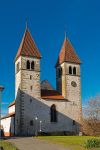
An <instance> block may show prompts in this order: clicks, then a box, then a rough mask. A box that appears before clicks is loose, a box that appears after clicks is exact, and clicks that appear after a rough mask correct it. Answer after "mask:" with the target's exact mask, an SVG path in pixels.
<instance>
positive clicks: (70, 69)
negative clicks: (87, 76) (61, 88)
mask: <svg viewBox="0 0 100 150" xmlns="http://www.w3.org/2000/svg"><path fill="white" fill-rule="evenodd" d="M69 74H72V67H71V66H70V67H69Z"/></svg>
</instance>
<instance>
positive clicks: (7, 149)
mask: <svg viewBox="0 0 100 150" xmlns="http://www.w3.org/2000/svg"><path fill="white" fill-rule="evenodd" d="M0 146H3V148H4V150H17V149H16V148H15V147H14V146H13V145H12V144H11V143H9V142H7V141H6V140H0Z"/></svg>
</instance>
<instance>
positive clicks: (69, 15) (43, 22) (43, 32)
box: [0, 0, 100, 113]
mask: <svg viewBox="0 0 100 150" xmlns="http://www.w3.org/2000/svg"><path fill="white" fill-rule="evenodd" d="M26 19H28V24H29V28H30V31H31V34H32V36H33V38H34V40H35V42H36V44H37V46H38V48H39V50H40V52H41V54H42V60H41V79H48V80H49V81H50V82H51V84H52V85H53V86H54V87H55V68H54V66H55V63H56V60H57V57H58V54H59V51H60V48H61V45H62V43H63V40H64V32H65V31H66V32H67V36H68V37H69V39H70V41H71V43H72V44H73V46H74V48H75V50H76V52H77V54H78V55H79V57H80V59H81V61H82V67H81V74H82V100H83V104H84V103H86V101H87V100H88V98H89V97H91V96H95V95H97V94H99V92H100V87H99V86H100V79H99V76H100V69H99V68H100V67H99V65H100V1H99V0H9V1H7V0H3V1H0V70H1V71H0V84H1V85H4V86H5V91H4V92H3V102H7V103H10V102H11V101H13V100H14V58H15V55H16V52H17V50H18V47H19V44H20V42H21V39H22V36H23V33H24V31H25V24H26ZM6 109H7V105H2V110H3V112H4V113H5V111H6Z"/></svg>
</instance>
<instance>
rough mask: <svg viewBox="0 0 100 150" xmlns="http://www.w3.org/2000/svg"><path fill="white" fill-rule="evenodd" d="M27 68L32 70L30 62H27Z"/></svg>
mask: <svg viewBox="0 0 100 150" xmlns="http://www.w3.org/2000/svg"><path fill="white" fill-rule="evenodd" d="M26 68H27V69H30V61H29V60H28V61H27V64H26Z"/></svg>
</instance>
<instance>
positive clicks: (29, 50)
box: [15, 29, 41, 61]
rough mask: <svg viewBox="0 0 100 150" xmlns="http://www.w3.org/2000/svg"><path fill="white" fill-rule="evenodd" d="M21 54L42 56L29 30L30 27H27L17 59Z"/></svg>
mask: <svg viewBox="0 0 100 150" xmlns="http://www.w3.org/2000/svg"><path fill="white" fill-rule="evenodd" d="M19 56H30V57H37V58H41V54H40V52H39V50H38V48H37V46H36V44H35V42H34V40H33V38H32V36H31V34H30V32H29V29H26V31H25V33H24V36H23V38H22V41H21V44H20V46H19V49H18V52H17V55H16V57H15V61H16V60H17V59H18V57H19Z"/></svg>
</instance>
